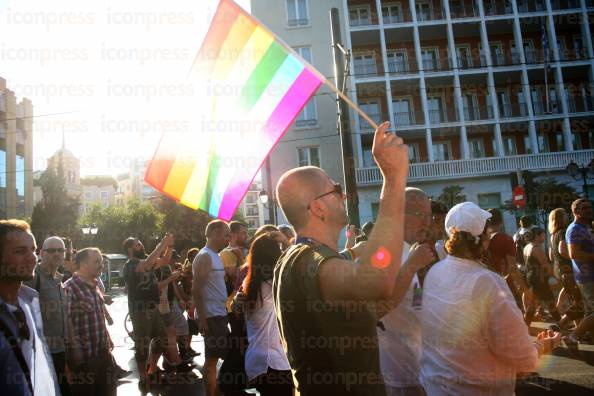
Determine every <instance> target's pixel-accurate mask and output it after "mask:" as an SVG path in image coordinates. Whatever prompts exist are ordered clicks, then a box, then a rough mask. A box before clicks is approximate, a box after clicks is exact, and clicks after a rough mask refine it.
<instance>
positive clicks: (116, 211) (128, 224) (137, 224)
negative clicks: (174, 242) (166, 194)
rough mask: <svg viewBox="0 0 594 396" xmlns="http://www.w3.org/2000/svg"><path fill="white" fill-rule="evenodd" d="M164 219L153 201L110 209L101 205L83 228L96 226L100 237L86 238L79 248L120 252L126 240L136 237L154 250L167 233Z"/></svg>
mask: <svg viewBox="0 0 594 396" xmlns="http://www.w3.org/2000/svg"><path fill="white" fill-rule="evenodd" d="M163 218H164V216H163V214H162V213H160V212H159V211H158V210H156V209H155V208H154V207H153V205H151V204H150V203H149V202H141V201H139V200H132V201H129V202H128V203H126V204H125V205H111V206H108V207H103V206H102V205H101V204H100V203H97V204H95V205H93V206H92V207H91V208H90V209H89V210H88V211H87V214H86V215H85V216H83V218H82V219H81V221H80V224H81V225H91V224H94V225H96V226H97V228H98V232H97V235H96V236H94V237H93V236H85V237H83V238H82V241H81V243H79V244H78V246H81V247H82V246H85V245H86V246H89V245H96V246H98V247H100V248H101V249H102V250H103V251H104V252H106V253H120V252H121V251H122V242H123V240H124V239H126V238H127V237H129V236H135V237H137V238H139V239H140V240H141V241H143V243H144V244H145V245H146V247H147V249H150V248H151V247H152V246H153V245H154V244H155V241H156V240H157V239H159V238H160V237H161V236H162V234H163Z"/></svg>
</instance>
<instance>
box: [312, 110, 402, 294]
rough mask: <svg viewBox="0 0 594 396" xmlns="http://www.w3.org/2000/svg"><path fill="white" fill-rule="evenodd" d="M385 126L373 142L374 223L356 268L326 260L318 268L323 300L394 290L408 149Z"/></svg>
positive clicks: (400, 246)
mask: <svg viewBox="0 0 594 396" xmlns="http://www.w3.org/2000/svg"><path fill="white" fill-rule="evenodd" d="M389 127H390V124H389V123H388V122H384V123H383V124H381V125H380V126H379V127H378V129H377V130H376V131H375V136H374V139H373V149H372V152H373V156H374V158H375V161H376V162H377V164H378V167H379V168H380V171H381V172H382V175H383V178H384V182H383V186H382V192H381V196H380V207H379V213H378V217H377V221H376V223H375V226H374V227H373V231H372V232H371V235H370V237H369V240H368V242H367V246H366V248H365V249H364V250H363V252H362V254H361V257H360V260H359V262H360V263H359V265H357V266H354V265H352V263H351V262H348V261H345V260H341V259H330V260H328V261H327V262H326V263H324V265H323V266H322V267H321V269H320V286H321V288H322V293H323V295H324V298H326V299H331V300H332V299H338V300H340V299H344V298H355V299H363V300H377V299H385V298H388V297H390V296H391V294H392V291H393V289H394V284H395V280H396V276H397V274H398V271H399V269H400V265H401V256H402V246H403V240H404V229H403V224H404V189H405V187H406V177H407V175H408V148H407V146H406V145H405V144H404V143H403V141H402V139H401V138H400V137H398V136H396V135H395V134H393V133H390V132H388V128H389Z"/></svg>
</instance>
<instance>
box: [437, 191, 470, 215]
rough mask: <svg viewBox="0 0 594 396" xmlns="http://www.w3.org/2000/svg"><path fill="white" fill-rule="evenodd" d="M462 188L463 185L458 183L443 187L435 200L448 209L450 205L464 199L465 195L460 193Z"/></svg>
mask: <svg viewBox="0 0 594 396" xmlns="http://www.w3.org/2000/svg"><path fill="white" fill-rule="evenodd" d="M463 190H464V187H462V186H458V185H452V186H447V187H444V188H443V190H442V191H441V194H440V195H439V197H437V200H438V201H440V202H442V203H444V204H445V205H446V206H447V207H448V210H449V209H451V208H452V206H454V205H456V204H459V203H460V202H464V201H465V200H466V195H464V194H462V191H463Z"/></svg>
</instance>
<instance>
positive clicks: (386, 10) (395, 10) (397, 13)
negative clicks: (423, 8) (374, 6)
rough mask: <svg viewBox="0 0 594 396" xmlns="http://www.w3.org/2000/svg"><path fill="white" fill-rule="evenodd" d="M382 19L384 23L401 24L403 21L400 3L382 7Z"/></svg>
mask: <svg viewBox="0 0 594 396" xmlns="http://www.w3.org/2000/svg"><path fill="white" fill-rule="evenodd" d="M382 18H383V20H384V23H399V22H402V21H403V18H402V7H401V6H400V3H390V4H384V5H382Z"/></svg>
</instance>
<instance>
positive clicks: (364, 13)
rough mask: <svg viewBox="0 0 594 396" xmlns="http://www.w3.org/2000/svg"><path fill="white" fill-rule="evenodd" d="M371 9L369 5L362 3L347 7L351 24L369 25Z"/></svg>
mask: <svg viewBox="0 0 594 396" xmlns="http://www.w3.org/2000/svg"><path fill="white" fill-rule="evenodd" d="M370 15H371V11H370V8H369V6H366V5H362V6H356V7H349V19H350V23H351V26H365V25H371V17H370Z"/></svg>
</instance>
